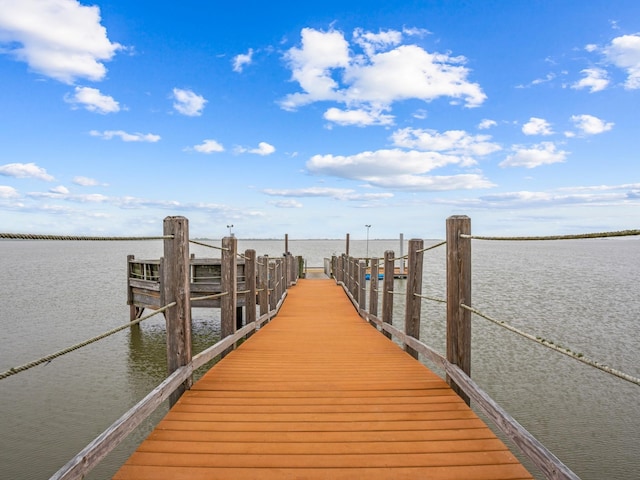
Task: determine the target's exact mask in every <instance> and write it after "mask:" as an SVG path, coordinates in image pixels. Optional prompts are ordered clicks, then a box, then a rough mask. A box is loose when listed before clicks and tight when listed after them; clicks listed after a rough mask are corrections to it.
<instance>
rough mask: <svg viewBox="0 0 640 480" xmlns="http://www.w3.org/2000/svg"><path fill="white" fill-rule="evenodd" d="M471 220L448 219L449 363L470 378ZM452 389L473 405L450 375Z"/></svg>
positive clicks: (461, 217) (463, 218)
mask: <svg viewBox="0 0 640 480" xmlns="http://www.w3.org/2000/svg"><path fill="white" fill-rule="evenodd" d="M463 234H464V235H470V234H471V219H470V218H469V217H467V216H462V215H457V216H452V217H449V218H447V360H448V361H449V362H451V363H453V364H454V365H457V366H459V367H460V368H461V369H462V371H463V372H465V373H466V374H467V375H469V376H470V375H471V312H470V311H469V310H467V309H464V308H462V307H461V305H462V304H465V305H469V306H471V239H469V238H463V237H462V235H463ZM447 382H448V383H449V385H451V388H453V390H454V391H455V392H456V393H457V394H458V395H460V397H462V398H463V399H464V401H465V402H467V404H469V403H470V401H469V397H468V396H467V395H466V394H465V393H464V391H463V390H462V389H461V388H460V386H459V385H457V384H456V382H455V381H454V380H453V379H452V378H451V377H450V376H449V375H447Z"/></svg>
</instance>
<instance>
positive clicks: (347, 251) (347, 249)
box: [344, 233, 349, 257]
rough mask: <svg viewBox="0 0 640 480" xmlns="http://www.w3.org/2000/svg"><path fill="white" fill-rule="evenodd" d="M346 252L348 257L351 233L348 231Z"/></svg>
mask: <svg viewBox="0 0 640 480" xmlns="http://www.w3.org/2000/svg"><path fill="white" fill-rule="evenodd" d="M344 253H346V255H347V257H348V256H349V234H348V233H347V244H346V245H345V248H344Z"/></svg>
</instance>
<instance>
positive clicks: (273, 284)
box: [267, 262, 278, 312]
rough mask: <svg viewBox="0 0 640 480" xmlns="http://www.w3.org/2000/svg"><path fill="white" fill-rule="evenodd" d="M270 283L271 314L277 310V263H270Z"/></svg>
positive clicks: (268, 283)
mask: <svg viewBox="0 0 640 480" xmlns="http://www.w3.org/2000/svg"><path fill="white" fill-rule="evenodd" d="M268 265H269V281H268V282H267V285H268V286H269V290H268V291H269V312H271V311H273V310H275V309H276V304H277V302H278V300H277V293H276V282H277V279H276V264H275V262H269V264H268Z"/></svg>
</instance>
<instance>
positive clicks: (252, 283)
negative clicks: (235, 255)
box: [244, 250, 257, 324]
mask: <svg viewBox="0 0 640 480" xmlns="http://www.w3.org/2000/svg"><path fill="white" fill-rule="evenodd" d="M244 281H245V286H246V288H245V290H248V293H247V294H246V295H245V300H244V306H245V310H246V312H247V314H246V317H247V324H249V323H251V322H255V321H256V295H257V293H256V290H257V279H256V251H255V250H245V252H244Z"/></svg>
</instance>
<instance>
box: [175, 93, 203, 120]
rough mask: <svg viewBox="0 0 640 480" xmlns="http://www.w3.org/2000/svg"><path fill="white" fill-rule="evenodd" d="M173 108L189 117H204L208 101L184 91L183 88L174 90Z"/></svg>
mask: <svg viewBox="0 0 640 480" xmlns="http://www.w3.org/2000/svg"><path fill="white" fill-rule="evenodd" d="M173 99H174V100H175V102H173V108H175V109H176V110H177V111H178V112H179V113H181V114H183V115H187V116H189V117H199V116H200V115H202V110H203V109H204V106H205V104H206V103H207V100H205V98H204V97H203V96H201V95H198V94H197V93H194V92H192V91H191V90H183V89H181V88H174V89H173Z"/></svg>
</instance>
